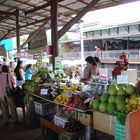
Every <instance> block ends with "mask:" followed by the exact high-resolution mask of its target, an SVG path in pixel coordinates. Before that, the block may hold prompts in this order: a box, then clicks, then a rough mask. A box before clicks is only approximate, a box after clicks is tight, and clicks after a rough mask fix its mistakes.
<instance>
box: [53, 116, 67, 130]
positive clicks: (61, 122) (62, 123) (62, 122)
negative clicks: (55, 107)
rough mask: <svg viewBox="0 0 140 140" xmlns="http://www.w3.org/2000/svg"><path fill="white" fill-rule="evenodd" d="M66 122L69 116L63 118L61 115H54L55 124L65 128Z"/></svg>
mask: <svg viewBox="0 0 140 140" xmlns="http://www.w3.org/2000/svg"><path fill="white" fill-rule="evenodd" d="M66 122H68V120H67V118H63V117H61V116H59V115H55V116H54V124H56V125H57V126H59V127H62V128H64V127H65V124H66Z"/></svg>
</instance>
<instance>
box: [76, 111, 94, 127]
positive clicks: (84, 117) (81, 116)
mask: <svg viewBox="0 0 140 140" xmlns="http://www.w3.org/2000/svg"><path fill="white" fill-rule="evenodd" d="M78 120H79V121H80V122H81V124H84V125H87V126H93V114H87V113H83V112H78Z"/></svg>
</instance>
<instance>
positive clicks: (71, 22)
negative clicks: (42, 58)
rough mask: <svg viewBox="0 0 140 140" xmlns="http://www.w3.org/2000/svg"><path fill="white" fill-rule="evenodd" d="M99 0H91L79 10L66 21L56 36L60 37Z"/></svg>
mask: <svg viewBox="0 0 140 140" xmlns="http://www.w3.org/2000/svg"><path fill="white" fill-rule="evenodd" d="M98 1H99V0H93V1H92V2H90V3H89V4H88V6H86V7H85V8H84V9H83V10H82V11H81V12H79V13H78V14H77V15H76V16H75V17H74V18H73V19H72V20H71V21H70V22H68V23H67V24H66V25H65V26H64V27H63V28H62V29H61V30H60V31H59V32H58V38H61V37H62V36H63V35H64V34H65V33H66V32H67V31H68V30H69V29H70V28H71V27H72V26H73V25H74V24H75V23H76V22H78V21H79V20H80V19H81V18H82V17H83V16H84V15H85V14H86V13H87V12H88V11H89V10H90V9H92V8H93V7H94V6H95V5H96V4H97V3H98Z"/></svg>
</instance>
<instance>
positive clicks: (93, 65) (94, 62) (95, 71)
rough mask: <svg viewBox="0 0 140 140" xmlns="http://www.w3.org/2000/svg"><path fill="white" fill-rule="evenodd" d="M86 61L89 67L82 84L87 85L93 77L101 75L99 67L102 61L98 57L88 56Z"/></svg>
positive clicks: (85, 70)
mask: <svg viewBox="0 0 140 140" xmlns="http://www.w3.org/2000/svg"><path fill="white" fill-rule="evenodd" d="M85 61H86V62H87V66H86V67H85V69H84V78H82V79H81V80H80V82H84V83H86V82H87V81H89V80H90V79H91V76H92V75H99V67H98V64H99V63H100V59H99V58H98V57H92V56H88V57H87V58H86V59H85Z"/></svg>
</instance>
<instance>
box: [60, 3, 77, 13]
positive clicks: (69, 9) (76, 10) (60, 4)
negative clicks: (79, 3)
mask: <svg viewBox="0 0 140 140" xmlns="http://www.w3.org/2000/svg"><path fill="white" fill-rule="evenodd" d="M58 6H60V7H63V8H65V9H68V10H70V11H74V12H78V11H77V10H74V9H72V8H69V7H67V6H64V5H61V4H58Z"/></svg>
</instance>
